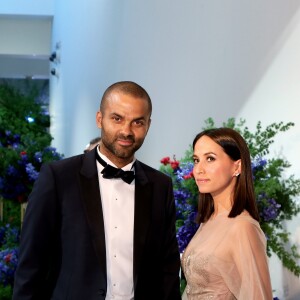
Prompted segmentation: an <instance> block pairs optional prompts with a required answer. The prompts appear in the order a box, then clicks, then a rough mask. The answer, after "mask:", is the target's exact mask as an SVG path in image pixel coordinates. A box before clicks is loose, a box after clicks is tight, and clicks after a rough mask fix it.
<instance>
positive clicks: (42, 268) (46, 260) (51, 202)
mask: <svg viewBox="0 0 300 300" xmlns="http://www.w3.org/2000/svg"><path fill="white" fill-rule="evenodd" d="M58 224H59V213H58V204H57V199H56V192H55V179H54V176H53V172H52V170H51V167H50V165H44V166H43V167H42V168H41V171H40V174H39V177H38V179H37V180H36V182H35V184H34V187H33V190H32V192H31V194H30V196H29V199H28V206H27V208H26V212H25V218H24V222H23V226H22V230H21V240H20V247H19V260H18V266H17V270H16V273H15V282H14V291H13V300H25V299H26V300H29V299H50V295H51V292H52V288H53V284H54V277H55V276H54V273H55V270H57V269H58V266H57V264H58V263H57V259H55V258H57V257H58V251H59V241H58V237H59V234H57V228H58ZM51 260H52V261H51Z"/></svg>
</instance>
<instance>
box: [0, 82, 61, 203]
mask: <svg viewBox="0 0 300 300" xmlns="http://www.w3.org/2000/svg"><path fill="white" fill-rule="evenodd" d="M36 96H37V92H36V91H35V90H34V89H33V90H32V91H31V92H29V94H28V95H24V94H22V93H21V92H20V91H18V90H16V89H15V88H12V87H11V86H9V85H7V84H3V85H0V195H1V196H2V197H3V198H4V199H8V200H14V201H16V202H25V201H27V198H28V195H29V193H30V192H31V189H32V187H33V184H34V181H35V180H36V178H37V175H38V172H39V170H40V167H41V165H42V164H43V163H45V162H48V161H53V160H59V159H61V157H62V156H61V155H60V154H58V153H57V152H56V150H55V149H54V148H51V147H50V144H51V141H52V137H51V135H50V133H49V126H50V117H49V114H48V112H47V110H46V109H45V107H44V106H43V105H42V103H39V102H37V100H36V99H37V97H36Z"/></svg>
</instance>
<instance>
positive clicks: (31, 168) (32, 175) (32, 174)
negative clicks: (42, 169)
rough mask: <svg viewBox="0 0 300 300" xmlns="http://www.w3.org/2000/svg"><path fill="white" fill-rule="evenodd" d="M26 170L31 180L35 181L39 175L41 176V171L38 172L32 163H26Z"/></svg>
mask: <svg viewBox="0 0 300 300" xmlns="http://www.w3.org/2000/svg"><path fill="white" fill-rule="evenodd" d="M26 172H27V174H28V177H29V179H30V180H32V181H35V180H36V179H37V178H38V176H39V172H37V171H36V170H35V168H34V166H33V165H32V163H28V164H26Z"/></svg>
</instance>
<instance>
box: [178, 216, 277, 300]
mask: <svg viewBox="0 0 300 300" xmlns="http://www.w3.org/2000/svg"><path fill="white" fill-rule="evenodd" d="M182 268H183V271H184V274H185V277H186V280H187V287H186V290H185V293H184V296H183V298H182V299H188V300H195V299H205V300H206V299H222V300H229V299H230V300H231V299H239V300H248V299H249V300H264V299H267V300H270V299H273V297H272V288H271V283H270V274H269V269H268V261H267V255H266V238H265V235H264V233H263V232H262V230H261V228H260V226H259V223H258V222H257V221H255V220H254V219H253V218H252V217H251V216H250V215H249V214H248V212H246V211H244V212H243V213H242V214H240V215H239V216H237V217H235V218H228V211H226V212H222V213H220V214H219V215H217V216H216V217H214V218H213V219H210V220H209V221H207V222H206V223H203V224H201V226H200V227H199V229H198V231H197V232H196V234H195V236H194V237H193V239H192V240H191V242H190V243H189V245H188V246H187V248H186V250H185V251H184V253H183V256H182Z"/></svg>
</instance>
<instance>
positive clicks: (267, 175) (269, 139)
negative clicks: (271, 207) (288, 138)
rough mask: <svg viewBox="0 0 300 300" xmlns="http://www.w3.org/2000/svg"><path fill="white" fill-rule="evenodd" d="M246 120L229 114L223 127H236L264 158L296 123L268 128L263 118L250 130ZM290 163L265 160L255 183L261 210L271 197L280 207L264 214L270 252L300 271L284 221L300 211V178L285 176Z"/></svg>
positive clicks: (253, 152)
mask: <svg viewBox="0 0 300 300" xmlns="http://www.w3.org/2000/svg"><path fill="white" fill-rule="evenodd" d="M245 124H246V121H245V120H243V119H241V120H239V122H238V123H237V122H236V120H235V119H234V118H230V119H229V120H228V121H227V122H226V123H223V126H224V127H230V128H233V129H235V130H237V131H238V132H239V133H240V134H241V135H242V136H243V137H244V139H245V140H246V142H247V144H248V147H249V151H250V155H251V159H252V161H256V160H258V159H259V160H261V159H262V158H265V157H266V156H269V154H270V149H269V147H270V146H271V145H272V144H273V143H274V137H275V136H276V135H277V134H279V133H280V132H286V131H287V130H289V129H290V128H291V127H292V126H294V123H292V122H289V123H286V124H285V123H283V122H279V123H272V124H270V125H268V126H266V128H262V125H261V122H258V123H257V125H256V130H255V131H254V132H251V131H250V130H249V129H248V127H247V126H246V125H245ZM206 125H207V126H206V127H205V129H206V128H208V127H209V128H213V127H215V124H214V121H213V120H212V119H211V118H210V119H208V120H207V122H206ZM290 166H291V165H290V163H289V162H288V161H286V160H285V159H283V158H280V157H275V158H270V159H267V160H266V164H265V165H264V166H263V167H262V168H258V169H257V170H256V171H255V174H254V175H255V179H254V187H255V194H256V196H257V199H259V198H260V197H261V195H263V199H262V202H263V203H260V202H258V206H259V208H260V211H261V212H262V211H263V210H264V209H267V205H268V201H267V200H269V199H274V200H275V201H276V203H277V204H278V205H280V208H279V210H278V215H277V216H276V218H272V219H268V220H265V219H264V218H263V217H262V218H261V222H260V225H261V228H262V230H263V231H264V232H265V234H266V236H267V252H268V255H269V256H271V254H272V252H273V253H275V254H276V255H277V256H278V257H279V259H280V260H281V261H282V263H283V265H284V266H285V267H286V268H287V269H289V270H290V271H292V272H293V273H294V274H295V275H297V276H299V275H300V266H299V265H298V264H297V260H298V259H299V258H300V255H299V252H297V247H296V246H295V245H291V243H290V241H289V235H290V233H289V232H287V231H286V229H285V228H284V225H285V224H284V221H286V220H291V219H292V217H294V216H296V215H297V214H298V213H299V212H300V207H299V204H298V202H297V199H296V196H299V194H300V180H299V179H295V176H294V175H290V176H289V177H287V178H286V174H285V172H286V171H287V169H288V168H289V167H290Z"/></svg>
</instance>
